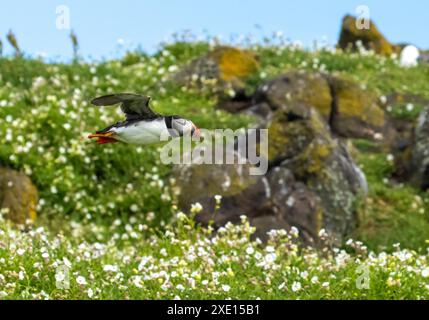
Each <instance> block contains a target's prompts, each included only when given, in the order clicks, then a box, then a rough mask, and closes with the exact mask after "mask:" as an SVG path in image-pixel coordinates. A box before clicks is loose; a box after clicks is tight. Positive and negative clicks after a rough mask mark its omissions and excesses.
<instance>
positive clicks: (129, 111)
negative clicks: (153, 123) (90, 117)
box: [91, 93, 161, 120]
mask: <svg viewBox="0 0 429 320" xmlns="http://www.w3.org/2000/svg"><path fill="white" fill-rule="evenodd" d="M149 101H150V97H149V96H141V95H139V94H133V93H116V94H109V95H107V96H102V97H98V98H95V99H94V100H92V101H91V103H92V104H93V105H95V106H111V105H115V104H118V103H121V110H122V112H124V113H125V115H126V117H127V120H137V119H156V118H159V117H161V115H160V114H159V113H156V112H154V111H153V110H152V109H151V108H150V107H149Z"/></svg>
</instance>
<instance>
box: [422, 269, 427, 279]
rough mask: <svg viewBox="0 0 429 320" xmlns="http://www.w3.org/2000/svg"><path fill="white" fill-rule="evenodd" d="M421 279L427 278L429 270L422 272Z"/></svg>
mask: <svg viewBox="0 0 429 320" xmlns="http://www.w3.org/2000/svg"><path fill="white" fill-rule="evenodd" d="M422 277H423V278H427V277H429V268H425V269H423V270H422Z"/></svg>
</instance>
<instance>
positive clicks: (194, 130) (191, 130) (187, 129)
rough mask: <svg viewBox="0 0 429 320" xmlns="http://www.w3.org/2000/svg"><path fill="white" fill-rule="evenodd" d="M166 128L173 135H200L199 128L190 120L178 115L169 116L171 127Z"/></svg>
mask: <svg viewBox="0 0 429 320" xmlns="http://www.w3.org/2000/svg"><path fill="white" fill-rule="evenodd" d="M168 129H169V130H170V134H171V135H172V136H173V137H183V136H185V135H190V136H191V137H196V138H198V137H199V136H200V129H199V128H198V127H197V126H196V125H195V124H194V123H193V122H192V121H191V120H188V119H185V118H182V117H179V116H171V128H168Z"/></svg>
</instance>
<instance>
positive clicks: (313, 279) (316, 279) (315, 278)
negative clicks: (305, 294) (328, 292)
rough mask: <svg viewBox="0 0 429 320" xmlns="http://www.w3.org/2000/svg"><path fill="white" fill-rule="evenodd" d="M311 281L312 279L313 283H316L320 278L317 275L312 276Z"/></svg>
mask: <svg viewBox="0 0 429 320" xmlns="http://www.w3.org/2000/svg"><path fill="white" fill-rule="evenodd" d="M310 281H311V283H312V284H316V283H318V282H319V278H318V277H317V276H314V277H312V278H311V280H310Z"/></svg>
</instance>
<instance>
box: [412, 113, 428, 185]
mask: <svg viewBox="0 0 429 320" xmlns="http://www.w3.org/2000/svg"><path fill="white" fill-rule="evenodd" d="M411 157H412V159H411V160H412V161H411V172H412V182H413V183H414V184H415V185H416V186H418V187H419V188H421V189H423V190H427V189H429V107H426V108H425V109H424V110H423V111H422V112H421V114H420V116H419V118H418V120H417V124H416V129H415V137H414V145H413V146H412V155H411Z"/></svg>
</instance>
